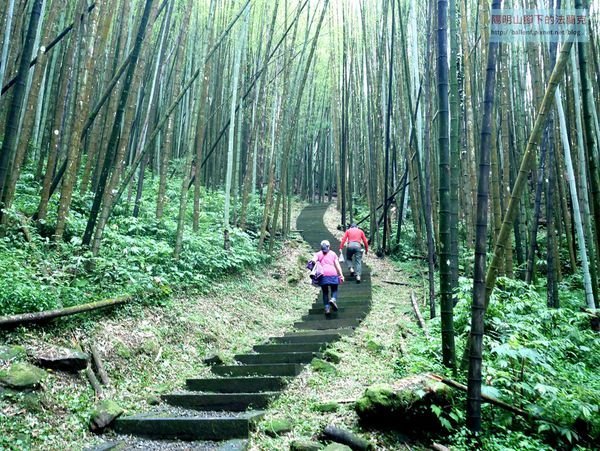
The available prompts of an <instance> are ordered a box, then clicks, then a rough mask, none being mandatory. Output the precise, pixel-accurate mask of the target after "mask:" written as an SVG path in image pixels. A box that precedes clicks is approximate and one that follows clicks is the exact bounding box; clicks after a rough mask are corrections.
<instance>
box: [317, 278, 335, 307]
mask: <svg viewBox="0 0 600 451" xmlns="http://www.w3.org/2000/svg"><path fill="white" fill-rule="evenodd" d="M330 287H331V297H330V296H329V288H330ZM321 290H322V291H323V305H328V304H329V299H331V298H336V299H337V291H338V285H337V284H335V285H334V284H332V283H328V284H325V285H321Z"/></svg>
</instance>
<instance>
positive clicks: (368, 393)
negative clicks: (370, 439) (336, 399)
mask: <svg viewBox="0 0 600 451" xmlns="http://www.w3.org/2000/svg"><path fill="white" fill-rule="evenodd" d="M399 406H400V401H399V399H398V396H397V395H396V393H395V392H394V389H393V388H392V387H391V386H390V385H387V384H376V385H372V386H371V387H369V388H367V389H366V390H365V393H364V394H363V396H362V397H360V398H359V399H358V401H356V404H355V405H354V409H355V410H356V413H357V414H358V416H359V417H361V418H365V419H369V418H371V417H377V416H379V413H380V412H381V411H386V412H394V411H395V410H396V409H398V408H399Z"/></svg>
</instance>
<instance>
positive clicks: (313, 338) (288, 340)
mask: <svg viewBox="0 0 600 451" xmlns="http://www.w3.org/2000/svg"><path fill="white" fill-rule="evenodd" d="M340 337H341V335H340V334H323V335H286V336H284V337H273V338H271V342H272V343H273V344H307V343H332V342H334V341H336V340H339V339H340Z"/></svg>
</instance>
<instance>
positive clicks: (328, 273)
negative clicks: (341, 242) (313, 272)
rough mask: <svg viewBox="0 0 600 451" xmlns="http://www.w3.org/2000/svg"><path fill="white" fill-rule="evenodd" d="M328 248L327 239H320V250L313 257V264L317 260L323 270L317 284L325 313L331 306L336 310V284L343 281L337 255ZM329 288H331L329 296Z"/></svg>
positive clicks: (328, 312) (329, 311)
mask: <svg viewBox="0 0 600 451" xmlns="http://www.w3.org/2000/svg"><path fill="white" fill-rule="evenodd" d="M329 248H330V244H329V241H327V240H323V241H321V250H320V251H319V252H317V253H316V254H315V255H314V257H313V261H314V262H315V264H316V262H319V263H320V264H321V267H322V270H323V275H322V276H321V277H320V278H319V285H320V286H321V291H322V292H323V306H324V308H325V314H326V315H329V314H330V313H331V309H332V308H333V310H336V311H337V309H338V306H337V291H338V285H339V284H340V282H343V281H344V275H343V274H342V267H341V266H340V261H339V260H338V256H337V255H336V254H335V252H333V251H332V250H330V249H329ZM329 290H331V296H330V294H329Z"/></svg>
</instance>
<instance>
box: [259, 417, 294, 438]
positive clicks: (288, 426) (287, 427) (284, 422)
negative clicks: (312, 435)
mask: <svg viewBox="0 0 600 451" xmlns="http://www.w3.org/2000/svg"><path fill="white" fill-rule="evenodd" d="M263 430H264V431H265V434H267V435H269V436H271V437H277V436H278V435H283V434H287V433H288V432H291V431H292V423H291V421H290V420H288V419H285V418H276V419H273V420H268V421H266V422H265V424H264V427H263Z"/></svg>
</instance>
